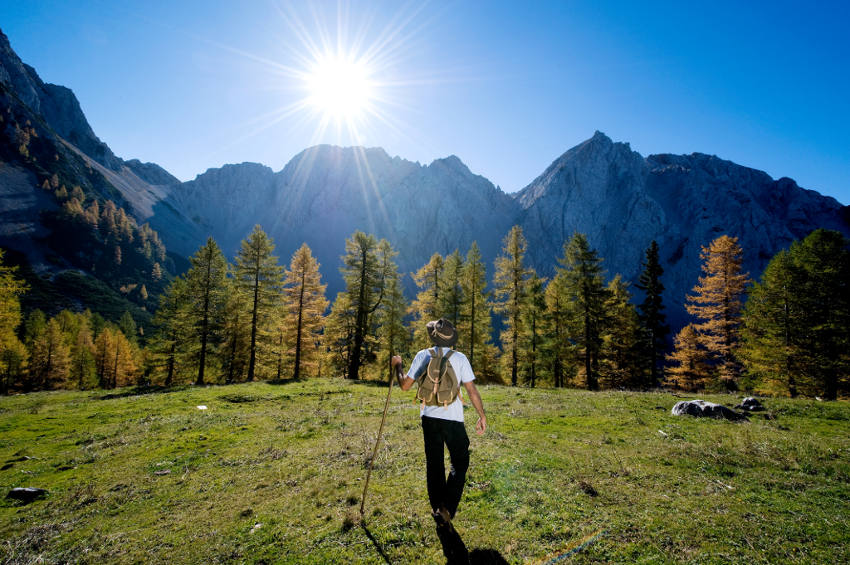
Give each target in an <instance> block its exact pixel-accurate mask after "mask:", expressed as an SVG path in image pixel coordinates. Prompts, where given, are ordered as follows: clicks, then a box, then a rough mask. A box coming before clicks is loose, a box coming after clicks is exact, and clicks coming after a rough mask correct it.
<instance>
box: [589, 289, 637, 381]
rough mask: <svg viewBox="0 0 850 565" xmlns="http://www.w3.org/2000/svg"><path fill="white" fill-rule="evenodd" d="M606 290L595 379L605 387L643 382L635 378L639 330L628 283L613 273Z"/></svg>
mask: <svg viewBox="0 0 850 565" xmlns="http://www.w3.org/2000/svg"><path fill="white" fill-rule="evenodd" d="M607 290H608V300H607V303H606V305H605V310H606V315H607V324H606V327H605V330H604V333H603V336H602V350H601V353H600V368H599V380H600V382H601V383H602V385H603V386H605V387H606V388H620V387H635V386H636V387H641V386H645V385H646V384H647V383H646V382H645V380H643V379H640V378H639V374H640V372H641V364H640V361H639V358H640V353H639V342H640V337H641V332H640V324H639V321H638V314H637V311H636V310H635V307H634V306H633V305H632V303H631V298H632V296H631V293H630V292H629V283H627V282H625V281H623V279H622V277H621V276H620V275H616V276H615V277H614V278H613V279H611V281H610V282H609V283H608V287H607Z"/></svg>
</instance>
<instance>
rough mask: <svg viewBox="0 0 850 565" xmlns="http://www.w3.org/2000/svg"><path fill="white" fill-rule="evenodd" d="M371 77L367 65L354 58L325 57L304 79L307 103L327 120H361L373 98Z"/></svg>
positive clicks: (342, 56) (340, 56)
mask: <svg viewBox="0 0 850 565" xmlns="http://www.w3.org/2000/svg"><path fill="white" fill-rule="evenodd" d="M370 74H371V73H370V71H369V69H368V68H367V67H366V65H365V64H364V63H363V62H362V61H358V60H356V59H354V58H353V57H350V56H346V55H336V56H325V57H322V58H320V59H319V60H318V61H316V63H315V64H314V65H313V67H312V68H311V69H310V71H309V72H308V73H307V75H306V76H305V83H306V87H307V91H308V93H309V94H308V97H307V103H308V104H309V105H310V106H311V107H313V109H314V110H316V111H318V112H320V113H323V114H324V115H325V117H326V118H332V119H336V120H354V119H357V118H360V117H362V115H363V113H364V112H365V111H366V110H367V109H368V107H369V105H370V103H371V102H372V100H373V98H374V91H373V84H372V82H371V81H370Z"/></svg>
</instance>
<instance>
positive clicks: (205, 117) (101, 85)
mask: <svg viewBox="0 0 850 565" xmlns="http://www.w3.org/2000/svg"><path fill="white" fill-rule="evenodd" d="M0 4H2V10H0V13H2V20H0V27H2V29H3V31H4V32H5V33H6V35H8V36H9V39H10V40H11V43H12V47H13V48H14V49H15V50H16V51H17V52H18V54H19V55H20V56H21V58H22V59H23V60H24V61H25V62H26V63H28V64H30V65H32V66H34V67H35V68H36V70H37V71H38V72H39V74H40V75H41V77H42V79H43V80H45V81H46V82H52V83H56V84H62V85H65V86H68V87H70V88H72V89H73V90H74V92H75V93H76V94H77V97H78V98H79V100H80V103H81V105H82V108H83V111H84V112H85V113H86V115H87V117H88V119H89V122H90V123H91V125H92V127H93V129H94V130H95V132H96V133H97V134H98V136H100V138H101V139H102V140H104V141H105V142H107V143H108V144H109V145H110V147H112V149H113V151H115V153H116V154H117V155H119V156H121V157H123V158H125V159H130V158H139V159H141V160H143V161H153V162H156V163H159V164H160V165H162V166H164V167H165V168H166V169H167V170H169V171H170V172H171V173H173V174H175V175H176V176H177V177H178V178H180V179H182V180H188V179H191V178H193V177H194V176H195V175H196V174H198V173H201V172H203V171H204V170H206V169H207V168H210V167H219V166H221V165H223V164H225V163H235V162H242V161H256V162H261V163H264V164H266V165H268V166H270V167H272V168H273V169H275V170H279V169H281V168H282V167H283V166H284V165H285V164H286V162H287V161H289V159H291V158H292V157H293V156H294V155H295V154H297V153H298V152H300V151H301V150H303V149H304V148H306V147H308V146H309V145H313V144H315V143H318V142H322V143H336V144H342V145H350V144H354V143H358V144H363V145H368V146H380V147H384V148H385V149H386V150H387V151H388V152H389V153H390V154H391V155H398V156H400V157H403V158H406V159H410V160H415V161H420V162H423V163H428V162H430V161H431V160H433V159H435V158H439V157H444V156H447V155H450V154H455V155H457V156H459V157H460V158H461V159H462V160H463V161H464V162H465V163H466V164H467V165H468V166H469V167H470V169H471V170H472V171H473V172H475V173H478V174H481V175H484V176H485V177H487V178H488V179H490V180H491V181H493V182H494V183H495V184H497V185H499V186H501V187H502V188H503V189H504V190H506V191H508V192H512V191H515V190H518V189H520V188H522V187H523V186H525V185H526V184H528V183H529V182H531V181H532V180H533V179H534V178H535V177H536V176H537V175H538V174H540V173H541V172H542V171H543V170H544V169H545V167H546V166H547V165H549V163H551V162H552V161H553V160H554V159H555V158H557V157H558V156H559V155H560V154H561V153H563V152H564V151H566V150H567V149H569V148H570V147H572V146H574V145H576V144H577V143H580V142H581V141H583V140H585V139H587V138H589V137H590V136H592V135H593V132H594V131H595V130H601V131H603V132H605V133H606V134H608V135H609V136H610V137H611V138H613V139H614V140H615V141H626V142H629V143H631V146H632V148H633V149H635V150H636V151H639V152H640V153H642V154H644V155H648V154H651V153H691V152H694V151H699V152H703V153H710V154H716V155H718V156H720V157H722V158H725V159H730V160H733V161H735V162H738V163H740V164H742V165H746V166H750V167H754V168H757V169H761V170H765V171H767V172H768V173H769V174H770V175H771V176H773V177H775V178H778V177H781V176H789V177H791V178H794V179H795V180H797V182H798V183H799V184H800V185H801V186H803V187H805V188H810V189H815V190H818V191H820V192H822V193H824V194H828V195H831V196H834V197H836V198H837V199H838V200H839V201H840V202H842V203H844V204H848V203H850V136H848V131H850V73H848V66H849V65H848V61H850V39H848V35H850V34H847V33H846V25H847V22H850V2H835V3H831V2H818V3H804V2H781V1H779V2H713V3H684V2H646V3H643V2H610V3H609V2H571V1H562V2H495V1H493V2H491V1H488V2H484V1H474V2H473V1H464V2H437V1H434V2H430V3H421V2H415V3H409V4H403V3H401V2H343V3H340V2H321V1H319V2H312V3H307V2H282V1H275V2H272V1H265V0H256V1H252V2H242V3H240V2H235V1H233V2H227V1H218V2H215V1H205V2H166V1H150V2H138V3H135V4H132V3H129V2H81V1H55V2H49V1H38V0H29V1H26V2H19V1H10V0H0ZM321 38H324V41H325V42H326V43H327V44H328V45H332V46H337V45H339V46H340V48H341V49H342V50H343V51H356V49H355V45H359V46H360V50H359V51H358V52H363V51H364V50H366V49H367V48H370V47H374V53H375V61H374V69H373V74H372V80H373V81H374V82H376V83H378V84H379V85H381V86H380V87H379V88H378V89H377V90H378V92H379V95H380V100H376V101H375V102H374V105H375V108H376V110H377V112H378V114H379V115H380V118H381V119H377V118H372V119H365V120H363V122H362V123H361V124H360V126H359V127H358V128H357V137H356V138H354V137H352V136H351V135H348V134H346V133H345V132H343V133H342V134H340V133H339V132H337V131H335V130H334V129H333V128H331V129H330V130H327V131H325V132H324V133H322V134H321V135H319V134H318V132H319V119H318V117H317V116H316V115H314V114H311V113H310V112H306V111H294V112H293V113H292V114H291V115H287V116H285V117H283V118H282V119H279V120H275V119H274V116H278V117H279V116H280V114H281V111H282V109H283V108H286V107H289V106H291V105H292V104H295V103H297V101H298V100H300V99H302V98H303V97H304V95H305V90H304V85H303V81H301V80H300V79H298V78H297V76H295V75H297V73H295V75H294V74H293V72H292V69H296V70H297V69H299V68H303V67H304V57H305V56H307V55H308V54H309V49H308V48H307V46H306V44H307V43H309V42H313V43H316V44H321V43H322V39H321ZM381 38H384V39H385V40H386V41H385V42H383V43H382V42H381V41H380V40H381ZM358 40H359V41H358Z"/></svg>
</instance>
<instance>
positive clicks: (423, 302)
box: [410, 253, 445, 349]
mask: <svg viewBox="0 0 850 565" xmlns="http://www.w3.org/2000/svg"><path fill="white" fill-rule="evenodd" d="M444 262H445V261H444V260H443V256H442V255H440V254H439V253H434V254H433V255H432V256H431V258H430V259H429V260H428V262H427V263H425V264H424V265H423V266H422V268H421V269H419V270H418V271H416V272H415V273H413V282H415V283H416V286H417V288H419V293H418V294H417V295H416V298H415V299H414V300H413V304H411V305H410V313H411V314H413V322H412V324H413V345H414V348H418V349H422V348H425V347H430V345H431V340H430V339H429V338H428V332H427V331H426V330H425V324H426V323H428V322H429V321H431V320H436V319H437V318H439V317H441V316H443V313H442V312H440V311H439V304H440V295H441V290H442V283H443V264H444Z"/></svg>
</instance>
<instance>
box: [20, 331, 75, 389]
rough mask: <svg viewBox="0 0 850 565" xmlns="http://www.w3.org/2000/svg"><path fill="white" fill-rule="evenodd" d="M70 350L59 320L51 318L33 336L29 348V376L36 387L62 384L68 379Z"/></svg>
mask: <svg viewBox="0 0 850 565" xmlns="http://www.w3.org/2000/svg"><path fill="white" fill-rule="evenodd" d="M70 358H71V352H70V349H69V347H68V346H67V345H66V343H65V339H64V336H63V335H62V329H61V327H60V325H59V322H58V321H57V320H56V319H55V318H52V319H51V320H50V321H48V322H47V325H46V326H45V327H44V331H43V332H40V333H39V334H38V335H36V336H35V338H34V339H33V342H32V346H31V348H30V367H29V368H30V376H31V378H32V381H33V384H34V385H35V387H36V388H38V389H42V390H43V389H49V388H53V387H55V386H57V385H62V384H64V383H65V381H67V379H68V369H69V368H70Z"/></svg>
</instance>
